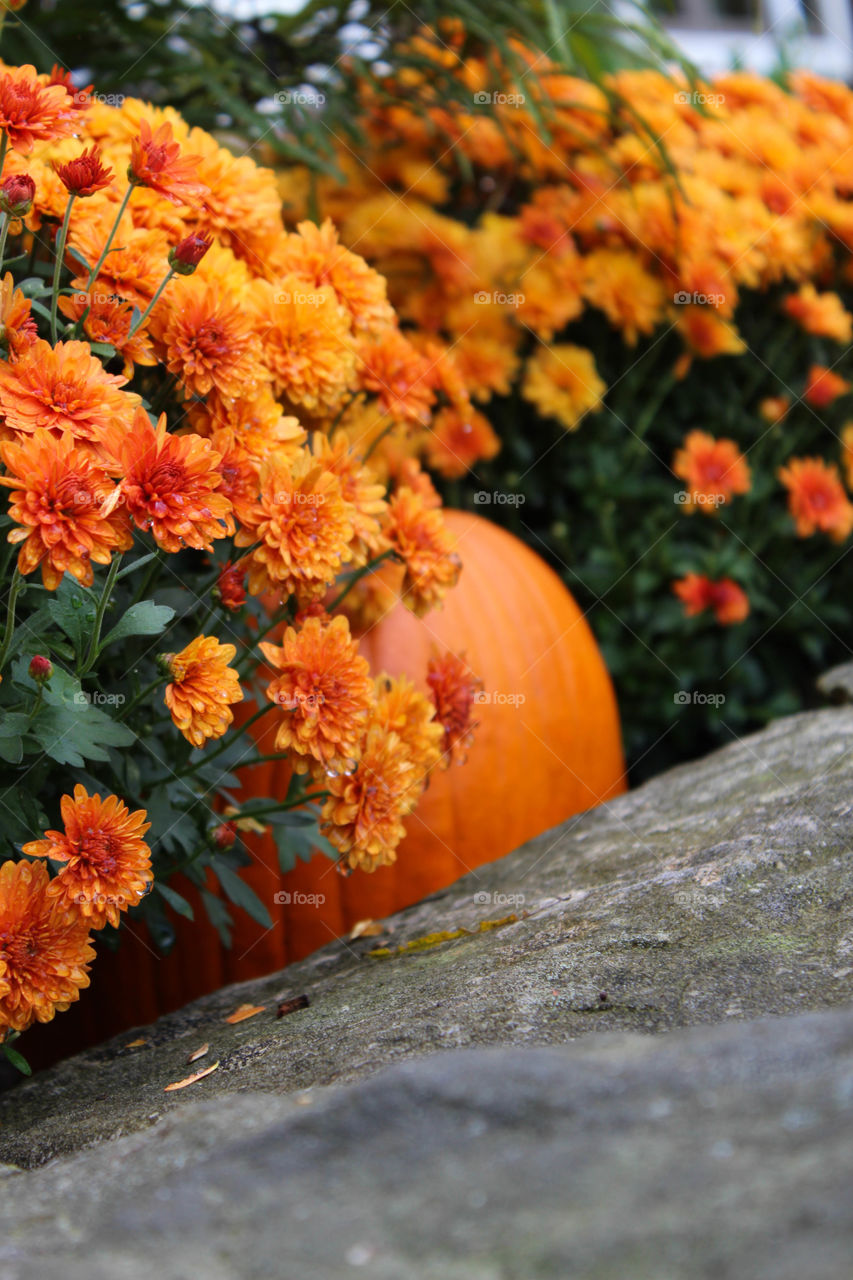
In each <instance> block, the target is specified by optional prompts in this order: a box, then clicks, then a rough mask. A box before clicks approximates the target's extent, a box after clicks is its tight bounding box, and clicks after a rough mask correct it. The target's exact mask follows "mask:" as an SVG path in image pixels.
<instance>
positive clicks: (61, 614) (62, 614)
mask: <svg viewBox="0 0 853 1280" xmlns="http://www.w3.org/2000/svg"><path fill="white" fill-rule="evenodd" d="M46 608H47V612H48V615H49V616H50V619H51V621H52V622H54V623H55V624H56V625H57V626H58V627H59V628H60V629H61V630H62V631H64V632H65V634H66V635H67V636H68V639H69V640H70V641H71V643H72V644H73V645H74V650H75V652H76V653H80V652H81V651H82V649H83V642H84V640H86V639H88V637H89V636H90V635H91V630H92V624H93V623H94V621H95V598H94V596H93V595H92V593H91V591H87V590H86V588H85V587H81V586H80V584H79V583H78V582H75V580H74V579H73V578H71V577H69V575H68V574H66V575H65V576H64V578H63V579H62V581H61V582H60V584H59V586H58V587H57V589H56V593H55V595H53V596H52V597H51V599H50V600H48V602H47V606H46Z"/></svg>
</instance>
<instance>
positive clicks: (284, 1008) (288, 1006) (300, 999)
mask: <svg viewBox="0 0 853 1280" xmlns="http://www.w3.org/2000/svg"><path fill="white" fill-rule="evenodd" d="M310 1003H311V1001H310V1000H309V999H308V997H307V996H306V995H301V996H293V998H292V999H290V1000H282V1002H281V1004H280V1005H279V1006H278V1014H277V1016H278V1017H279V1018H283V1017H285V1015H286V1014H288V1013H296V1010H297V1009H307V1008H308V1006H309V1004H310Z"/></svg>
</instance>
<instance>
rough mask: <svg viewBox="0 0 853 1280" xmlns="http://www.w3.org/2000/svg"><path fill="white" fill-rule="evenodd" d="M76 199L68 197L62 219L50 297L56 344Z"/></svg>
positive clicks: (51, 320)
mask: <svg viewBox="0 0 853 1280" xmlns="http://www.w3.org/2000/svg"><path fill="white" fill-rule="evenodd" d="M75 199H76V197H75V196H74V195H73V194H72V195H70V196H69V197H68V204H67V205H66V206H65V217H64V218H63V219H62V226H61V228H60V231H59V239H58V240H57V242H56V259H55V261H54V264H53V293H52V295H51V299H50V340H51V342H52V343H53V344H54V346H55V345H56V311H57V308H58V306H59V276H60V273H61V271H62V262H63V259H64V257H65V242H66V240H67V239H68V226H69V224H70V222H71V210H72V208H73V207H74V200H75ZM0 258H2V254H0Z"/></svg>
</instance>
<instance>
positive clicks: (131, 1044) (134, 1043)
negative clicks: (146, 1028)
mask: <svg viewBox="0 0 853 1280" xmlns="http://www.w3.org/2000/svg"><path fill="white" fill-rule="evenodd" d="M147 1043H148V1041H147V1040H146V1039H144V1038H143V1039H140V1040H129V1041H128V1042H127V1044H126V1045H125V1046H124V1047H125V1049H138V1048H139V1047H140V1045H143V1044H147Z"/></svg>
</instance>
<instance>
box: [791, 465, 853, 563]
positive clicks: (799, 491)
mask: <svg viewBox="0 0 853 1280" xmlns="http://www.w3.org/2000/svg"><path fill="white" fill-rule="evenodd" d="M779 479H780V480H781V481H782V484H783V485H784V486H785V488H786V489H787V490H788V510H789V511H790V513H791V515H792V516H793V518H794V522H795V524H796V528H797V535H798V536H799V537H800V538H808V537H809V536H810V535H811V534H813V533H817V531H818V530H820V531H821V532H822V533H828V534H829V536H830V537H831V538H832V540H833V541H834V542H843V541H844V539H845V538H846V537H847V536H848V534H849V533H850V530H851V529H853V504H851V503H850V501H849V500H848V498H847V494H846V493H845V492H844V486H843V485H842V483H841V477H840V476H839V474H838V468H837V467H836V466H834V465H832V464H830V463H826V462H824V460H823V458H791V460H790V462H789V463H788V465H787V466H786V467H782V468H781V469H780V471H779Z"/></svg>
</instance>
